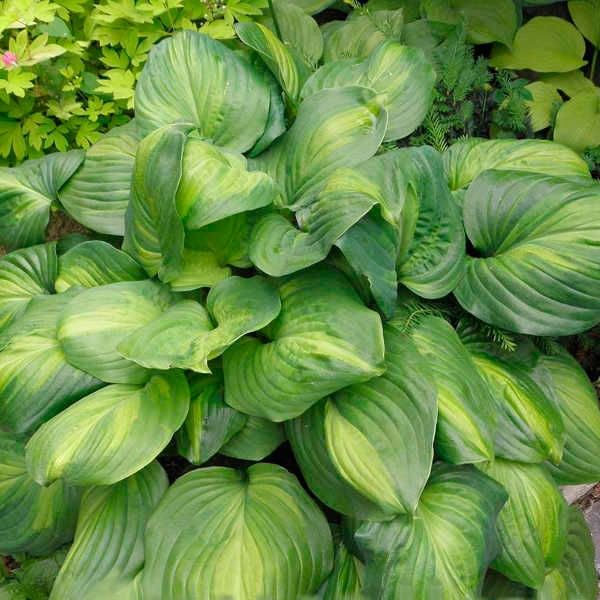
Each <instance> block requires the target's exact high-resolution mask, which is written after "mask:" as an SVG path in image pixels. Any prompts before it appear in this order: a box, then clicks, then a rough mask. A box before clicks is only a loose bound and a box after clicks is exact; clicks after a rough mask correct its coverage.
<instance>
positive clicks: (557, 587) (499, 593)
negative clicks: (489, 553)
mask: <svg viewBox="0 0 600 600" xmlns="http://www.w3.org/2000/svg"><path fill="white" fill-rule="evenodd" d="M567 519H568V523H567V528H568V529H567V539H566V547H565V550H564V552H563V555H562V559H561V560H560V563H559V564H558V566H557V567H556V568H555V569H553V570H552V571H550V572H549V573H548V574H547V575H546V578H545V579H544V583H543V584H542V586H541V587H540V588H538V589H537V590H533V589H531V588H528V587H525V586H523V585H522V584H519V583H515V582H514V581H511V580H509V579H507V578H506V577H503V576H502V575H500V574H499V573H496V572H495V571H492V570H490V571H488V575H487V577H486V581H485V586H484V590H483V597H484V598H489V599H490V600H492V599H494V600H499V599H506V600H525V599H526V598H536V600H571V599H575V598H577V600H595V599H596V598H597V595H598V577H597V575H596V567H595V564H594V543H593V541H592V537H591V535H590V531H589V529H588V526H587V524H586V522H585V519H584V517H583V515H582V514H581V512H580V510H579V508H577V507H575V506H569V507H568V508H567Z"/></svg>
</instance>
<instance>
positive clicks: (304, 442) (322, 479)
mask: <svg viewBox="0 0 600 600" xmlns="http://www.w3.org/2000/svg"><path fill="white" fill-rule="evenodd" d="M326 402H327V401H326V400H323V401H321V402H318V403H317V404H315V405H314V406H313V407H311V408H310V409H308V410H307V411H306V412H305V413H304V414H302V415H301V416H300V417H298V418H296V419H293V420H290V421H286V423H285V430H286V434H287V437H288V440H289V442H290V445H291V447H292V451H293V453H294V458H295V459H296V462H297V463H298V466H299V467H300V470H301V471H302V475H303V477H304V479H305V481H306V483H307V485H308V487H309V488H310V490H311V492H312V493H313V494H314V495H315V496H317V498H319V500H321V502H323V503H324V504H326V505H327V506H329V507H330V508H332V509H333V510H335V511H337V512H339V513H342V514H343V515H348V516H350V517H355V518H357V519H369V520H385V519H389V518H390V515H389V514H386V513H385V512H383V511H382V510H381V509H380V507H379V506H378V505H377V504H376V503H375V502H373V501H371V500H369V498H366V497H365V496H363V495H362V494H360V493H359V492H358V491H357V490H356V488H355V487H354V486H352V485H351V484H350V483H349V482H347V481H346V480H345V479H344V478H343V477H342V476H341V474H340V473H339V472H338V470H337V469H336V467H335V465H334V463H333V461H332V459H331V457H330V456H329V451H328V449H327V440H326V436H325V404H326Z"/></svg>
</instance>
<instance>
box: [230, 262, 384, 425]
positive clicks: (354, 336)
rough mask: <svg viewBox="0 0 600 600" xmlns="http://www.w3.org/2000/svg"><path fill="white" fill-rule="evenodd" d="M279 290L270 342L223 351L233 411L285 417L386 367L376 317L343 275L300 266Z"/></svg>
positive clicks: (253, 341)
mask: <svg viewBox="0 0 600 600" xmlns="http://www.w3.org/2000/svg"><path fill="white" fill-rule="evenodd" d="M279 294H280V297H281V303H282V308H281V314H280V315H279V317H278V318H277V319H276V320H275V321H274V322H273V323H272V324H271V325H270V327H269V328H268V339H269V340H270V341H268V342H266V343H263V342H261V341H259V340H258V339H247V340H244V341H243V342H241V343H238V344H236V345H235V346H233V347H232V348H230V349H229V350H228V351H227V352H225V354H224V373H225V401H226V402H227V403H228V404H230V405H231V406H233V408H236V409H237V410H240V411H242V412H244V413H247V414H249V415H254V416H257V417H264V418H267V419H270V420H272V421H284V420H286V419H290V418H293V417H296V416H298V415H299V414H301V413H303V412H304V411H305V410H306V409H308V408H309V407H310V406H311V405H312V404H314V403H315V402H317V400H320V399H321V398H324V397H325V396H327V395H328V394H330V393H332V392H335V391H337V390H339V389H341V388H343V387H346V386H348V385H351V384H353V383H358V382H361V381H366V380H368V379H370V378H371V377H374V376H375V375H378V374H380V373H381V372H382V370H383V366H382V363H383V351H384V349H383V336H382V329H381V320H380V318H379V315H378V314H377V313H375V312H373V311H371V310H369V309H368V308H366V307H365V306H364V305H363V304H362V302H361V301H360V299H359V298H358V296H357V294H356V292H355V291H354V289H353V288H352V287H351V285H350V283H349V282H348V281H347V280H346V278H345V277H344V276H343V275H341V273H339V272H337V271H335V270H333V269H331V268H326V267H318V268H313V269H310V270H307V271H302V272H301V273H299V274H296V275H294V276H292V277H289V278H287V279H285V280H283V281H281V282H280V285H279ZM332 306H335V307H336V310H335V311H334V312H332V311H331V307H332ZM315 381H319V386H317V387H315V385H314V382H315Z"/></svg>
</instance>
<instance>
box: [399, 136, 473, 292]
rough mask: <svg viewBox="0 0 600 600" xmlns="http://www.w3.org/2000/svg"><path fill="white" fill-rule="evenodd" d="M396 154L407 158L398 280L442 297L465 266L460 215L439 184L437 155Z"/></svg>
mask: <svg viewBox="0 0 600 600" xmlns="http://www.w3.org/2000/svg"><path fill="white" fill-rule="evenodd" d="M402 152H403V151H399V152H398V160H399V161H401V160H403V159H404V160H406V159H408V161H410V162H409V166H407V167H406V170H407V171H408V175H407V183H408V185H407V189H406V190H405V194H406V201H405V204H404V210H403V224H402V229H403V231H402V239H401V243H402V249H401V254H400V257H399V262H398V280H399V281H400V283H402V284H404V285H405V286H406V287H407V288H409V289H410V290H411V291H413V292H414V293H415V294H418V295H419V296H423V297H424V298H441V297H442V296H445V295H446V294H448V293H449V292H451V291H452V290H453V289H454V288H455V287H456V285H457V284H458V282H459V280H460V278H461V277H462V275H463V271H464V267H465V237H464V230H463V226H462V222H461V217H460V211H459V209H458V207H457V206H456V203H455V202H454V201H453V199H452V196H451V195H450V192H449V190H448V186H447V184H446V182H445V181H444V175H443V164H442V159H441V155H440V154H439V153H437V152H436V151H435V150H433V148H430V147H429V146H423V147H421V148H411V149H410V150H405V151H404V152H406V154H404V155H403V154H402Z"/></svg>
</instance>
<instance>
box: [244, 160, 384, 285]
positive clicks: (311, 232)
mask: <svg viewBox="0 0 600 600" xmlns="http://www.w3.org/2000/svg"><path fill="white" fill-rule="evenodd" d="M369 162H370V161H367V164H368V163H369ZM380 200H381V198H380V196H379V190H378V189H377V188H376V187H374V186H373V184H372V183H371V182H370V181H369V180H368V179H366V178H365V177H364V176H362V175H361V174H360V173H353V172H351V171H350V170H349V169H339V170H337V171H336V172H335V173H333V174H332V175H331V176H330V177H329V178H328V179H327V181H326V182H325V184H324V187H323V190H322V191H321V192H320V193H319V194H318V196H316V197H315V198H314V200H313V201H312V202H311V204H309V205H308V206H306V207H304V208H302V209H300V210H299V211H298V212H297V213H296V215H295V218H296V223H297V224H298V226H299V227H300V229H297V228H296V227H295V226H294V224H292V223H291V222H290V221H288V219H287V218H286V217H285V216H283V215H282V214H279V213H272V214H268V215H266V216H264V217H263V218H262V219H261V220H260V221H259V222H258V223H257V224H256V226H255V227H254V229H253V231H252V237H251V240H250V259H251V260H252V262H253V263H254V264H255V265H256V266H257V267H258V268H259V269H261V270H262V271H264V272H265V273H268V274H269V275H272V276H275V277H280V276H282V275H288V274H289V273H293V272H295V271H299V270H301V269H304V268H306V267H309V266H311V265H313V264H316V263H318V262H320V261H322V260H323V259H324V258H326V256H327V255H328V254H329V251H330V250H331V248H332V246H333V244H334V243H335V242H336V241H337V240H339V238H340V237H341V236H342V235H343V234H344V233H346V232H347V231H348V229H349V228H350V227H352V226H353V225H354V224H356V223H357V222H358V221H359V220H360V219H361V218H362V217H364V216H365V215H366V214H367V213H368V212H369V210H370V209H371V208H372V207H373V206H374V204H375V203H377V202H379V201H380ZM394 258H395V257H394Z"/></svg>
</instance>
